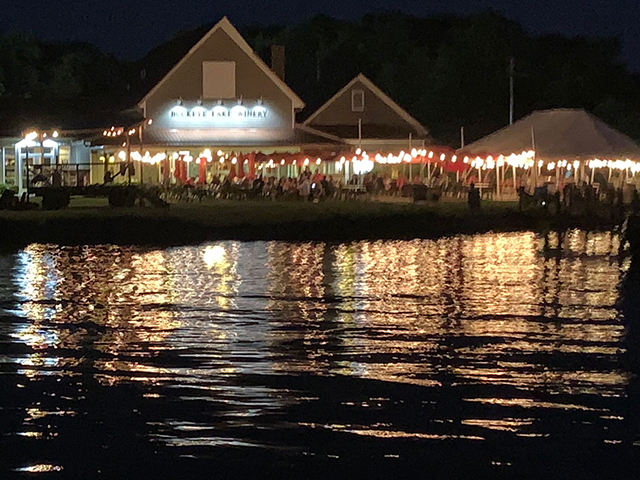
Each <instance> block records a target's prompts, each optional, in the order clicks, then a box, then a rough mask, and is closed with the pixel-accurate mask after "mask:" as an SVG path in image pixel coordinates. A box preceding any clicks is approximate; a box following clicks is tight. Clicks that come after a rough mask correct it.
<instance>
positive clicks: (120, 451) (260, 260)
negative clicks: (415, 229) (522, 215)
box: [0, 231, 640, 479]
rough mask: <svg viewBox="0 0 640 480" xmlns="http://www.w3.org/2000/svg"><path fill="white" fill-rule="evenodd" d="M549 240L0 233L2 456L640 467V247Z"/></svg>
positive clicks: (131, 468) (258, 464)
mask: <svg viewBox="0 0 640 480" xmlns="http://www.w3.org/2000/svg"><path fill="white" fill-rule="evenodd" d="M547 240H548V241H547V242H545V239H543V238H541V237H539V236H536V235H535V234H533V233H506V234H486V235H477V236H465V237H453V238H446V239H441V240H437V241H426V240H425V241H422V240H421V241H384V242H383V241H380V242H358V243H351V244H335V245H332V244H323V243H283V242H271V243H270V242H255V243H243V242H221V243H213V244H208V245H203V246H199V247H181V248H169V249H165V250H151V249H145V248H139V247H115V246H102V247H64V248H63V247H57V246H44V245H32V246H30V247H28V248H26V249H24V250H22V251H20V252H18V253H16V254H14V255H4V256H0V395H1V397H0V401H1V403H0V442H1V443H0V446H1V450H0V458H1V463H0V478H2V479H4V478H12V477H14V476H17V477H22V476H24V477H26V478H78V479H85V478H114V479H117V478H136V479H146V478H149V479H156V478H256V477H266V476H271V477H272V478H299V479H303V478H334V477H344V478H397V477H402V478H618V479H626V478H640V470H639V469H638V468H639V462H638V456H639V452H640V420H639V419H640V393H639V391H638V387H637V383H636V378H635V375H634V372H635V371H636V370H637V364H638V357H639V356H640V355H639V354H638V351H637V349H638V347H637V344H638V342H637V341H636V340H634V338H635V335H637V333H635V330H634V326H635V324H636V323H637V322H638V321H639V319H638V318H636V315H637V312H638V310H639V307H638V306H637V305H640V295H638V293H640V291H639V290H637V289H636V286H637V284H638V283H637V282H636V281H635V280H633V278H634V276H633V275H630V274H629V271H630V270H631V271H634V268H633V267H632V266H631V265H632V261H631V259H629V258H626V257H625V256H624V255H621V254H620V253H619V239H618V237H617V236H616V235H615V234H612V233H588V234H587V233H586V232H582V231H571V232H568V233H567V234H566V236H565V237H564V238H559V237H558V236H557V235H555V234H554V235H552V236H551V238H550V239H547ZM559 242H560V243H559ZM634 295H636V296H638V298H635V297H634Z"/></svg>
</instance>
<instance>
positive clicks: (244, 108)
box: [169, 103, 269, 122]
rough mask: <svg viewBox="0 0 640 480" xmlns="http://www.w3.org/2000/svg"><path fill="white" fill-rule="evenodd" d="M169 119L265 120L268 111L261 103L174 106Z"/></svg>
mask: <svg viewBox="0 0 640 480" xmlns="http://www.w3.org/2000/svg"><path fill="white" fill-rule="evenodd" d="M169 117H170V118H171V119H172V120H200V121H202V120H212V121H214V122H215V121H216V120H220V121H225V120H236V121H242V120H266V119H267V118H268V117H269V110H268V108H267V107H265V106H264V105H262V104H261V103H258V104H255V105H251V104H249V105H245V104H237V105H233V106H226V105H223V104H221V103H219V104H216V105H215V106H213V107H211V106H205V105H195V106H188V105H183V104H180V105H176V106H174V107H172V108H171V110H169Z"/></svg>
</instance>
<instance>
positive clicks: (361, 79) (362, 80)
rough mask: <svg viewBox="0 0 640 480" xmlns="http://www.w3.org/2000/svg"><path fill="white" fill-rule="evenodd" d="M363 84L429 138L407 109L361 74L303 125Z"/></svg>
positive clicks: (425, 130) (427, 133)
mask: <svg viewBox="0 0 640 480" xmlns="http://www.w3.org/2000/svg"><path fill="white" fill-rule="evenodd" d="M358 82H360V83H362V84H363V85H364V86H365V87H366V88H367V89H369V90H370V91H371V93H373V94H374V95H375V96H376V97H378V98H379V99H380V100H382V102H383V103H385V104H386V105H387V106H388V107H389V108H391V109H392V110H393V111H394V112H395V113H397V114H398V116H400V117H401V118H402V119H403V120H404V121H406V122H407V123H408V124H409V125H411V127H413V128H414V129H415V130H416V132H417V133H418V134H420V135H423V136H425V137H426V136H427V135H429V132H428V131H427V129H426V128H425V127H424V126H422V124H421V123H420V122H419V121H418V120H416V119H415V118H413V117H412V116H411V115H409V113H407V111H406V110H405V109H403V108H402V107H401V106H400V105H398V104H397V103H396V102H394V101H393V100H392V99H391V97H389V95H387V94H386V93H384V92H383V91H382V90H380V89H379V88H378V87H377V86H376V85H375V84H374V83H373V82H372V81H371V80H369V79H368V78H367V77H366V76H364V74H362V73H359V74H358V75H357V76H356V77H355V78H354V79H353V80H351V81H350V82H349V83H347V84H346V85H345V86H344V87H342V89H341V90H340V91H339V92H338V93H336V94H335V95H334V96H333V97H331V98H330V99H329V100H327V101H326V102H325V103H324V104H323V105H322V106H321V107H320V108H319V109H318V110H316V111H315V112H314V113H313V114H312V115H311V116H310V117H309V118H307V119H306V120H305V121H304V122H303V124H304V125H309V124H310V123H311V122H313V120H314V119H315V118H316V117H317V116H318V115H320V113H322V112H323V111H324V110H326V109H327V108H328V107H329V106H330V105H331V104H332V103H333V102H334V101H335V100H336V99H338V98H339V97H341V96H342V95H343V94H344V93H345V92H347V91H348V90H349V89H350V88H351V87H353V86H354V85H355V84H356V83H358Z"/></svg>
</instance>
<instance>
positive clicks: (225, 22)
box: [138, 17, 304, 110]
mask: <svg viewBox="0 0 640 480" xmlns="http://www.w3.org/2000/svg"><path fill="white" fill-rule="evenodd" d="M219 29H222V30H223V31H224V32H225V33H226V34H227V35H229V38H231V40H233V41H234V42H235V44H236V45H238V47H240V49H241V50H242V51H243V52H244V53H245V54H246V55H247V56H248V57H249V58H250V59H251V60H253V62H254V63H255V64H256V65H257V66H258V67H259V68H260V70H262V71H263V72H264V73H265V74H266V75H267V77H269V79H270V80H271V81H272V82H273V83H275V84H276V86H277V87H278V88H280V90H282V92H283V93H284V94H285V95H286V96H287V97H289V98H290V99H291V102H292V103H293V108H294V109H298V110H301V109H303V108H304V102H303V101H302V99H301V98H300V97H299V96H298V95H296V93H295V92H294V91H293V90H291V88H290V87H289V86H288V85H287V84H286V83H284V82H283V81H282V80H281V79H280V77H278V76H277V75H276V74H275V73H274V72H273V70H271V69H270V68H269V67H268V66H267V64H266V63H264V62H263V61H262V59H261V58H260V57H259V56H258V55H257V54H256V52H254V51H253V49H252V48H251V46H250V45H249V44H248V43H247V41H246V40H245V39H244V38H242V35H240V32H238V30H236V28H235V27H234V26H233V25H232V24H231V22H230V21H229V19H228V18H227V17H222V20H220V21H219V22H218V23H216V24H215V25H214V26H213V28H212V29H211V30H209V32H208V33H207V34H206V35H205V36H204V37H202V38H201V39H200V41H199V42H198V43H196V44H195V45H194V46H193V47H191V50H189V52H188V53H187V54H186V55H185V56H184V57H182V59H181V60H180V61H179V62H178V63H176V64H175V65H174V67H173V68H172V69H171V70H170V71H169V73H167V74H166V75H165V76H164V77H163V78H162V80H160V81H159V82H158V83H157V84H156V85H155V86H154V87H153V88H152V89H151V90H150V91H149V93H147V94H146V95H145V96H144V97H143V98H142V100H140V101H139V102H138V106H142V105H145V106H146V102H147V100H148V99H149V97H150V96H151V95H153V94H154V93H155V92H156V91H157V90H158V89H159V88H160V87H161V86H162V85H163V84H164V83H165V82H166V81H167V79H168V78H169V77H171V76H172V75H173V74H174V73H175V72H176V71H177V70H178V69H179V68H180V67H181V66H182V65H183V64H184V63H185V62H186V61H187V59H188V58H189V57H191V56H192V55H193V54H194V53H195V52H196V51H197V50H199V49H200V47H202V45H204V43H205V42H206V41H207V40H208V39H209V38H210V37H211V36H212V35H213V34H214V33H215V32H217V31H218V30H219ZM145 110H146V108H145Z"/></svg>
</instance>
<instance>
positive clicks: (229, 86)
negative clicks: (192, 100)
mask: <svg viewBox="0 0 640 480" xmlns="http://www.w3.org/2000/svg"><path fill="white" fill-rule="evenodd" d="M202 97H203V98H205V99H218V98H235V97H236V62H202Z"/></svg>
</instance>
